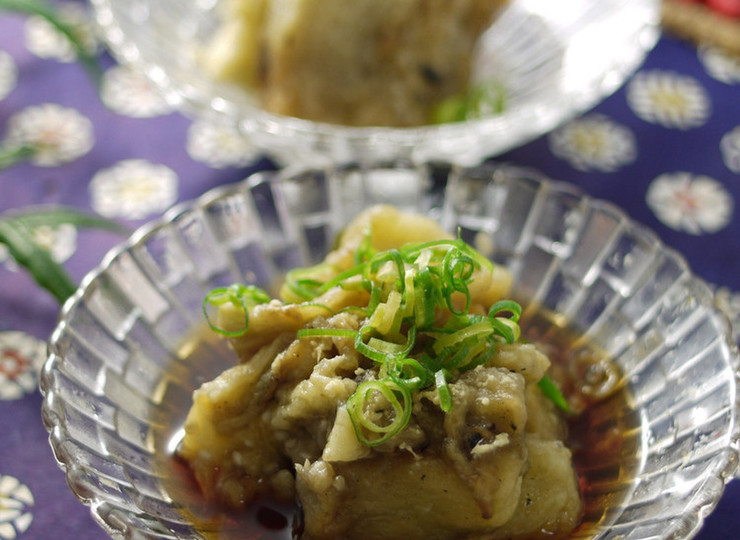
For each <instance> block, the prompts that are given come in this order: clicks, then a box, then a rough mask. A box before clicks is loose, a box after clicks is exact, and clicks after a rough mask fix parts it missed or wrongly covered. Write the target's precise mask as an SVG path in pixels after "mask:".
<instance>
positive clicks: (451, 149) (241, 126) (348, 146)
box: [90, 0, 660, 164]
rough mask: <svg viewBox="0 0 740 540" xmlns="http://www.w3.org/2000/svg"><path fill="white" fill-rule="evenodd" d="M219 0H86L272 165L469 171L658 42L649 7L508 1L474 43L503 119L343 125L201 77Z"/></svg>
mask: <svg viewBox="0 0 740 540" xmlns="http://www.w3.org/2000/svg"><path fill="white" fill-rule="evenodd" d="M219 2H220V0H191V1H188V2H183V1H182V0H126V1H121V0H90V3H91V4H92V6H93V8H94V12H95V17H96V20H97V22H98V25H99V27H100V28H101V31H102V34H103V36H104V38H105V40H106V41H107V42H108V44H109V45H110V47H111V49H112V51H113V53H114V54H115V55H116V57H117V58H118V59H119V60H120V61H121V62H123V63H125V64H128V65H131V66H133V67H134V68H135V69H137V70H139V71H141V72H143V73H144V74H146V75H147V76H148V78H149V79H150V80H151V81H153V82H154V84H155V85H156V87H157V88H159V89H160V90H161V92H162V93H163V95H164V96H165V97H166V99H167V100H168V101H169V102H170V103H171V104H172V105H174V106H175V107H177V108H178V109H181V110H183V111H185V112H187V113H189V114H191V115H193V116H195V117H198V118H207V119H210V120H212V121H216V122H220V123H223V124H225V125H228V126H231V127H234V128H236V129H237V130H238V131H240V132H241V133H243V134H244V135H245V139H246V140H247V141H248V142H247V144H250V145H253V146H254V147H257V148H259V149H262V150H263V151H266V152H268V153H269V154H272V155H274V156H276V157H278V158H280V157H282V158H285V157H290V159H291V161H292V162H295V160H296V159H304V160H314V159H315V158H317V157H326V158H330V159H331V160H333V161H339V162H347V161H356V160H361V159H362V160H368V161H371V160H377V159H391V158H407V159H408V158H412V159H414V160H416V161H424V160H429V159H445V160H447V161H454V162H456V163H461V162H465V163H467V164H472V163H477V162H478V161H479V160H480V159H481V158H482V157H488V156H493V155H497V154H499V153H501V152H504V151H506V150H508V149H510V148H513V147H516V146H518V145H520V144H523V143H524V142H526V141H528V140H530V139H533V138H535V137H537V136H539V135H541V134H543V133H545V132H547V131H549V130H550V129H552V128H554V127H555V126H557V125H558V124H560V123H562V122H564V121H565V120H567V119H569V118H571V117H573V116H575V115H576V114H577V113H579V112H582V111H584V110H587V109H589V108H590V107H592V106H594V105H595V104H596V103H597V102H599V101H600V100H601V99H603V98H604V97H606V96H608V95H609V94H611V93H612V92H613V91H614V90H616V89H617V88H618V87H619V86H620V85H621V84H622V83H623V81H624V80H625V78H626V77H628V76H629V75H630V74H631V73H632V72H633V71H634V70H635V69H636V68H637V66H638V65H639V64H640V63H641V62H642V60H643V58H644V56H645V54H646V53H647V51H649V50H650V49H651V48H652V47H653V45H654V44H655V42H656V40H657V37H658V34H659V22H660V13H659V12H660V0H568V1H566V2H553V1H552V0H512V3H511V5H510V6H509V7H508V8H507V9H506V10H505V12H504V13H503V14H502V16H501V17H500V18H499V19H498V20H497V21H496V22H495V23H494V24H493V25H492V27H491V28H490V30H489V32H488V33H486V34H485V37H484V38H483V40H482V45H481V47H480V51H479V53H478V55H477V57H476V60H475V62H474V68H473V79H474V80H476V81H494V82H496V83H497V84H498V85H500V86H501V87H502V88H503V89H504V91H505V94H506V96H507V103H506V107H505V110H504V112H503V114H500V115H496V116H488V117H484V118H481V119H479V120H471V121H467V122H462V123H448V124H442V125H437V126H423V127H418V128H399V129H394V128H380V127H363V128H351V127H342V126H338V125H331V124H323V123H317V122H310V121H305V120H300V119H297V118H293V117H287V116H279V115H274V114H269V113H267V112H265V111H264V110H261V109H260V108H259V106H258V105H257V103H256V99H255V98H254V97H253V96H250V95H248V94H247V93H246V92H244V91H242V90H240V89H238V88H235V87H232V86H229V85H228V84H223V83H219V82H218V81H215V80H213V78H211V77H209V76H208V75H207V74H206V73H205V72H204V70H203V68H202V67H201V65H200V64H199V61H198V51H199V50H201V49H202V48H203V47H204V46H205V45H206V44H207V43H209V40H210V39H211V38H212V36H213V34H214V32H215V31H216V29H217V28H218V25H219V19H218V9H217V8H218V4H219Z"/></svg>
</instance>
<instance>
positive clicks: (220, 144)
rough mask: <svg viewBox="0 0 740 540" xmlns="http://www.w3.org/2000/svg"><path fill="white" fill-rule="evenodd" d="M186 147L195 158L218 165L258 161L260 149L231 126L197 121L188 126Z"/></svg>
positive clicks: (239, 164) (226, 165) (244, 163)
mask: <svg viewBox="0 0 740 540" xmlns="http://www.w3.org/2000/svg"><path fill="white" fill-rule="evenodd" d="M186 149H187V152H188V154H190V157H191V158H193V159H194V160H195V161H200V162H203V163H205V164H207V165H209V166H211V167H214V168H224V167H242V166H244V165H248V164H249V163H251V162H253V161H255V160H256V159H257V158H258V156H259V151H258V150H257V149H256V148H255V147H254V146H253V145H252V143H251V141H250V140H249V139H248V138H247V137H246V136H244V135H242V134H241V133H239V132H238V131H237V130H236V129H234V128H233V127H231V126H226V125H223V124H219V123H216V122H210V121H208V120H195V121H194V122H193V123H192V124H191V125H190V128H189V129H188V139H187V145H186Z"/></svg>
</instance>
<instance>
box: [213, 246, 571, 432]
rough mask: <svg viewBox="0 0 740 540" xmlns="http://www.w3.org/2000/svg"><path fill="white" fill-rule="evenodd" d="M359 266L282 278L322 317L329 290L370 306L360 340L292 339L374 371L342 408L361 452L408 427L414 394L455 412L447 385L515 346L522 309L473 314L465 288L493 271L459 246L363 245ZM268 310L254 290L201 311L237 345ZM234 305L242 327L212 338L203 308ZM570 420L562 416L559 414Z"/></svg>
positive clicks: (229, 292)
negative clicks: (324, 344) (349, 350)
mask: <svg viewBox="0 0 740 540" xmlns="http://www.w3.org/2000/svg"><path fill="white" fill-rule="evenodd" d="M356 263H357V264H356V265H355V266H354V267H352V268H350V269H348V270H345V271H342V272H341V273H339V274H336V272H335V271H334V269H333V268H331V267H330V266H329V265H328V264H326V263H322V264H319V265H316V266H313V267H311V268H304V269H298V270H294V271H291V272H289V273H288V276H287V278H286V289H287V291H288V292H289V294H290V295H296V296H297V297H298V298H301V299H302V300H304V302H303V303H301V304H299V305H300V306H319V307H325V308H326V309H327V310H328V311H329V312H330V313H334V311H333V310H331V309H329V308H328V307H326V306H323V305H322V304H321V303H320V301H315V302H314V299H316V298H318V297H320V296H321V295H322V294H324V293H326V292H327V291H329V290H330V289H333V288H335V287H339V288H342V289H347V290H358V289H359V290H365V291H367V292H368V294H369V300H368V303H367V306H366V307H364V308H360V307H347V308H343V309H341V310H340V312H344V311H349V310H353V311H357V312H358V313H359V314H360V316H361V322H360V327H359V329H358V330H354V329H346V328H302V329H300V330H298V332H297V334H296V335H297V337H298V338H299V339H304V338H322V337H324V338H347V339H353V340H354V347H355V350H357V352H358V353H360V354H362V355H363V356H365V357H367V358H368V359H369V360H371V361H372V362H373V363H375V364H376V366H377V376H378V379H377V380H367V381H364V382H362V383H360V384H359V385H358V387H357V389H356V391H355V392H354V393H353V394H352V396H350V398H349V399H348V401H347V411H348V413H349V416H350V419H351V421H352V425H353V426H354V429H355V433H356V435H357V438H358V440H359V441H360V442H361V443H362V444H366V445H368V446H377V445H379V444H383V443H384V442H386V441H388V440H389V439H390V438H392V437H393V436H395V435H396V434H397V433H399V432H400V431H401V430H403V429H404V428H405V427H406V425H407V424H408V422H409V418H410V415H411V405H412V392H415V391H418V390H424V389H428V388H433V389H435V390H436V392H437V396H438V398H439V406H440V408H441V409H442V410H443V411H444V412H449V411H450V410H451V409H452V407H453V399H452V397H453V396H452V391H451V389H450V385H449V381H451V380H453V379H454V378H455V377H457V376H458V375H459V374H460V373H462V372H464V371H466V370H470V369H473V368H475V367H476V366H480V365H486V364H487V363H488V362H489V361H490V360H491V358H492V357H493V355H494V354H495V353H496V348H497V344H499V343H514V342H516V341H518V340H519V338H520V333H521V331H520V328H519V324H518V321H519V318H520V317H521V313H522V308H521V306H520V305H519V304H518V303H516V302H514V301H511V300H502V301H499V302H496V303H494V304H493V305H492V306H490V308H489V310H488V313H487V314H486V315H480V314H473V313H470V308H471V300H472V299H471V293H470V289H469V287H470V284H471V283H472V282H473V280H474V279H475V276H476V271H479V270H483V271H487V272H489V273H492V272H493V268H494V267H493V263H492V262H491V261H490V260H488V259H487V258H485V257H484V256H483V255H482V254H480V253H479V252H477V251H476V250H475V249H473V248H472V247H470V246H469V245H468V244H466V243H465V242H464V241H463V240H462V239H461V238H460V237H459V235H458V238H457V239H454V240H451V239H444V240H436V241H432V242H420V243H412V244H407V245H405V246H403V247H401V248H400V249H393V250H389V251H384V252H375V251H374V249H373V248H372V244H371V243H370V241H369V240H368V239H367V238H366V239H365V240H363V247H362V253H361V254H359V255H357V253H356ZM266 301H269V298H268V297H267V295H266V294H265V293H264V292H263V291H261V290H259V289H257V288H255V287H251V288H249V287H243V288H239V287H238V286H231V287H226V288H220V289H215V290H214V291H212V292H211V294H210V295H209V296H208V297H207V298H206V300H205V301H204V308H203V311H204V313H205V314H206V319H207V320H208V323H209V325H211V327H212V328H214V330H215V331H217V332H219V333H221V334H225V335H230V336H236V335H241V334H242V333H244V332H245V331H246V329H247V327H248V322H249V309H250V308H251V307H252V306H253V305H254V304H256V303H261V302H266ZM225 303H231V304H233V305H235V306H236V307H238V308H241V309H242V310H243V312H244V320H245V322H244V327H243V328H240V329H237V330H235V331H226V330H225V329H219V328H215V327H214V325H213V324H212V323H211V320H210V318H209V315H208V311H207V307H209V306H211V307H214V306H215V307H218V306H219V305H222V304H225ZM539 386H540V388H542V390H543V392H544V393H545V395H546V396H547V397H548V398H550V399H552V400H553V401H554V402H555V403H556V404H557V405H558V406H559V407H561V408H564V407H567V403H566V402H565V399H564V398H563V396H562V394H560V392H559V391H558V389H557V387H555V385H554V384H552V381H550V380H549V379H548V378H546V377H545V378H543V379H542V380H541V381H540V383H539ZM564 410H567V409H564Z"/></svg>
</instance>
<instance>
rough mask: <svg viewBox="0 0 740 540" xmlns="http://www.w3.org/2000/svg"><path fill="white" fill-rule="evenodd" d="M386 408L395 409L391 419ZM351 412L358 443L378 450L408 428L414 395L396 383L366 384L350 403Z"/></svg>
mask: <svg viewBox="0 0 740 540" xmlns="http://www.w3.org/2000/svg"><path fill="white" fill-rule="evenodd" d="M399 395H400V397H401V399H400V400H399V399H398V396H399ZM378 398H380V399H378ZM384 401H385V403H383V402H384ZM386 404H387V405H388V406H389V407H390V409H391V410H390V411H388V412H390V413H391V414H390V416H391V418H390V419H389V418H386V416H387V415H385V414H384V413H385V412H386V410H387V409H386V408H385V407H384V405H386ZM347 412H348V413H349V417H350V420H351V421H352V426H353V427H354V429H355V435H356V436H357V440H358V441H360V442H361V443H362V444H365V445H367V446H377V445H379V444H383V443H384V442H386V441H387V440H389V439H390V438H391V437H393V436H394V435H396V434H397V433H399V432H400V431H401V430H402V429H404V428H405V427H406V425H407V424H408V422H409V419H410V418H411V392H410V391H409V390H408V388H406V387H405V386H403V385H399V384H397V383H396V382H395V381H393V380H388V379H384V380H378V381H365V382H363V383H360V385H359V386H358V387H357V390H356V391H355V393H354V394H352V395H351V396H350V398H349V399H348V400H347ZM368 432H369V433H370V434H371V435H370V436H368V435H367V433H368Z"/></svg>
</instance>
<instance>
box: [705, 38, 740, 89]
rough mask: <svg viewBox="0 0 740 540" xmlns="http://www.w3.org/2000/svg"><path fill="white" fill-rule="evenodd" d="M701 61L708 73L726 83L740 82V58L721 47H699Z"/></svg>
mask: <svg viewBox="0 0 740 540" xmlns="http://www.w3.org/2000/svg"><path fill="white" fill-rule="evenodd" d="M698 56H699V61H700V62H701V63H702V65H703V66H704V70H705V71H706V72H707V74H708V75H709V76H710V77H712V78H714V79H717V80H718V81H720V82H723V83H726V84H740V58H738V57H736V56H731V55H729V54H728V53H727V52H726V51H724V50H723V49H720V48H719V47H707V46H704V47H699V50H698Z"/></svg>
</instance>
